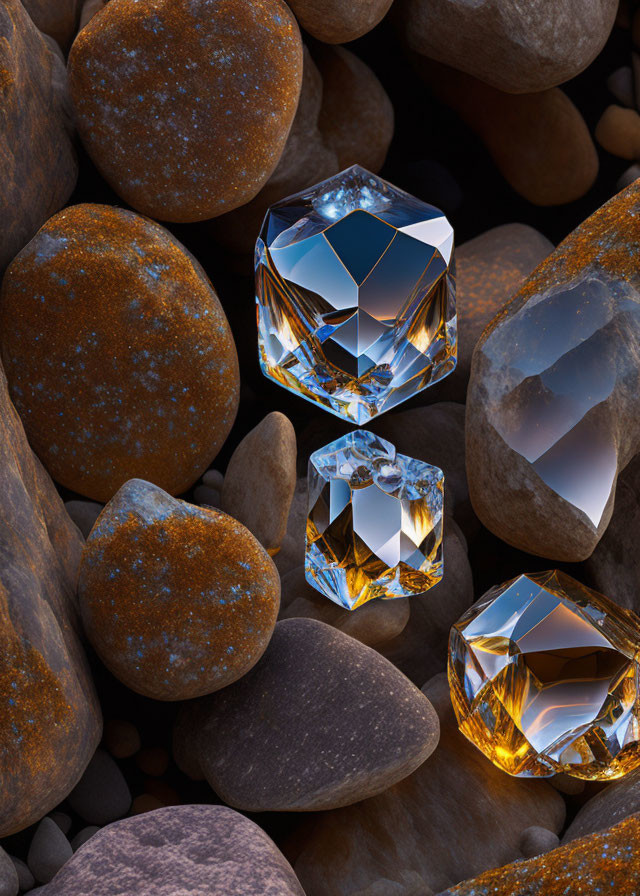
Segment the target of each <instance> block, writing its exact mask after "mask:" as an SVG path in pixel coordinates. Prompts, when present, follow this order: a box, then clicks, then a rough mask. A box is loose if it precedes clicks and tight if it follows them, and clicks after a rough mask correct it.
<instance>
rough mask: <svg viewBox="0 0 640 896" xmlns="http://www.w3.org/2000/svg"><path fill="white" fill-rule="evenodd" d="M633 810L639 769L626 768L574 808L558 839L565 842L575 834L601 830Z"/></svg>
mask: <svg viewBox="0 0 640 896" xmlns="http://www.w3.org/2000/svg"><path fill="white" fill-rule="evenodd" d="M636 813H640V769H636V770H635V771H632V772H629V774H628V775H625V777H624V778H621V779H620V780H619V781H613V782H612V783H611V784H609V785H608V786H607V787H605V788H604V789H603V790H601V791H600V792H599V793H596V795H595V796H592V797H591V799H590V800H588V802H586V803H585V804H584V805H583V806H582V807H581V808H580V809H579V810H578V814H577V815H576V817H575V818H574V819H573V821H572V822H571V824H570V825H569V827H568V828H567V830H566V831H565V833H564V837H563V838H562V842H563V843H569V842H570V841H571V840H575V839H576V838H577V837H585V836H586V835H587V834H593V833H595V832H597V831H603V830H605V829H606V828H608V827H610V826H611V825H614V824H618V822H620V821H623V820H624V819H625V818H628V817H629V815H635V814H636Z"/></svg>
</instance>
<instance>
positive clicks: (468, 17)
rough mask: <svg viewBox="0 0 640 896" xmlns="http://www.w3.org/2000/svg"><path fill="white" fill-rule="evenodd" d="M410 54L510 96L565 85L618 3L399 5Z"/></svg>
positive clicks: (415, 1)
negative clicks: (478, 80)
mask: <svg viewBox="0 0 640 896" xmlns="http://www.w3.org/2000/svg"><path fill="white" fill-rule="evenodd" d="M396 8H397V11H398V15H397V17H396V18H397V20H398V21H399V24H400V27H401V29H402V30H403V32H404V35H405V38H406V40H407V42H408V43H409V46H410V47H411V49H413V50H415V51H416V52H418V53H422V54H424V55H425V56H429V57H431V58H432V59H437V60H438V61H439V62H444V63H446V64H447V65H451V66H453V67H454V68H457V69H462V70H463V71H465V72H468V73H469V74H470V75H473V76H474V77H476V78H480V79H481V80H483V81H486V82H487V83H488V84H491V85H493V86H494V87H497V88H498V89H499V90H505V91H507V92H509V93H534V92H535V91H539V90H545V89H546V88H548V87H553V86H555V85H556V84H561V83H562V82H563V81H568V80H569V79H570V78H573V77H575V76H576V75H577V74H578V73H579V72H581V71H582V70H583V69H585V68H586V67H587V66H588V65H589V63H590V62H591V61H592V60H593V59H595V57H596V56H597V55H598V53H599V52H600V50H601V49H602V47H603V46H604V44H605V42H606V40H607V38H608V36H609V33H610V31H611V28H612V27H613V23H614V19H615V16H616V12H617V10H618V0H593V2H590V3H588V4H586V5H585V4H584V3H583V2H581V0H555V2H553V3H551V4H550V3H549V2H548V0H528V2H527V3H504V2H502V0H482V2H479V3H478V2H471V3H470V2H469V0H398V3H397V5H396Z"/></svg>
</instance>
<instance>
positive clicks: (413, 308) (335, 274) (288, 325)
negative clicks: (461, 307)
mask: <svg viewBox="0 0 640 896" xmlns="http://www.w3.org/2000/svg"><path fill="white" fill-rule="evenodd" d="M453 248H454V246H453V229H452V227H451V225H450V224H449V222H448V221H447V219H446V218H445V216H444V215H443V213H442V212H441V211H439V210H438V209H437V208H434V207H433V206H431V205H427V204H426V203H424V202H421V201H420V200H419V199H416V198H415V197H414V196H410V195H409V194H408V193H404V192H403V191H402V190H399V189H398V188H397V187H394V186H392V184H389V183H387V181H384V180H382V179H381V178H379V177H376V176H375V175H373V174H371V173H370V172H368V171H365V169H364V168H360V166H358V165H354V166H353V167H352V168H347V170H346V171H343V172H341V173H340V174H337V175H335V177H332V178H330V179H329V180H326V181H323V182H322V183H320V184H317V185H316V186H315V187H311V188H309V189H307V190H305V191H303V192H302V193H298V194H296V195H295V196H291V197H289V198H287V199H284V200H282V201H281V202H278V203H276V204H275V205H273V206H272V207H271V208H270V209H269V211H268V212H267V216H266V218H265V221H264V224H263V226H262V231H261V233H260V236H259V238H258V241H257V243H256V256H255V266H256V301H257V310H258V335H259V348H260V364H261V367H262V370H263V372H264V374H265V375H266V376H268V377H270V378H271V379H273V380H275V381H276V382H278V383H280V385H282V386H285V387H286V388H287V389H290V390H291V391H293V392H297V393H298V394H300V395H302V396H303V397H304V398H307V399H309V400H310V401H314V402H317V403H318V404H320V405H322V407H324V408H326V410H328V411H332V412H333V413H334V414H337V415H338V416H339V417H343V418H345V419H347V420H350V421H351V422H352V423H355V424H362V423H366V422H367V421H368V420H371V419H372V418H374V417H376V416H377V415H378V414H381V413H383V412H384V411H387V410H389V408H392V407H394V405H397V404H398V403H399V402H401V401H404V400H405V399H407V398H410V397H411V396H413V395H415V394H416V392H419V391H420V390H421V389H424V388H425V387H426V386H429V385H431V384H432V383H435V382H437V381H438V380H440V379H442V377H444V376H446V375H447V374H448V373H451V371H452V370H453V369H454V367H455V364H456V313H455V269H454V251H453Z"/></svg>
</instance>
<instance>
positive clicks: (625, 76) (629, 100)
mask: <svg viewBox="0 0 640 896" xmlns="http://www.w3.org/2000/svg"><path fill="white" fill-rule="evenodd" d="M607 87H608V88H609V90H610V91H611V93H612V94H613V95H614V97H615V98H616V99H617V101H618V102H619V103H620V105H622V106H627V107H628V108H629V109H633V107H634V106H635V104H636V101H635V95H634V90H633V70H632V68H631V66H630V65H623V66H621V67H620V68H617V69H616V70H615V72H611V74H610V75H609V77H608V78H607Z"/></svg>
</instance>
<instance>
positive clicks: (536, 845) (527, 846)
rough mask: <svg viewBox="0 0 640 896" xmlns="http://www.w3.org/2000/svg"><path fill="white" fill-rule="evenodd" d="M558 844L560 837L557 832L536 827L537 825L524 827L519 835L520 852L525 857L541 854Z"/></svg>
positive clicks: (531, 857) (530, 857)
mask: <svg viewBox="0 0 640 896" xmlns="http://www.w3.org/2000/svg"><path fill="white" fill-rule="evenodd" d="M559 845H560V838H559V837H558V835H557V834H554V832H553V831H550V830H549V829H548V828H541V827H538V825H533V826H532V827H530V828H526V829H525V830H524V831H523V832H522V834H521V836H520V852H521V853H522V855H523V856H524V857H525V859H533V858H534V856H541V855H542V854H543V853H545V852H550V851H551V850H552V849H555V848H556V847H557V846H559Z"/></svg>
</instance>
